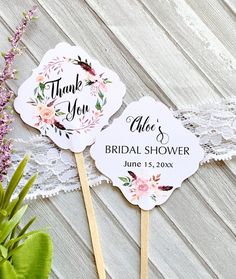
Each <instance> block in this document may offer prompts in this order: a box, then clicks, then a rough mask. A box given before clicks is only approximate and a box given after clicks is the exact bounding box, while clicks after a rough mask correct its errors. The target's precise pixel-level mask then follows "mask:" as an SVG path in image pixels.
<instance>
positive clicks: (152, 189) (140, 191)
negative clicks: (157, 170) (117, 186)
mask: <svg viewBox="0 0 236 279" xmlns="http://www.w3.org/2000/svg"><path fill="white" fill-rule="evenodd" d="M160 177H161V174H157V175H153V176H152V177H150V178H149V179H146V178H143V177H140V176H137V175H136V174H135V173H134V172H133V171H128V176H120V177H118V178H119V179H120V180H121V181H122V184H123V186H125V187H129V192H130V193H132V200H131V201H137V200H140V199H141V198H143V197H149V198H150V199H152V200H153V201H154V202H156V201H157V197H158V195H159V194H160V192H161V191H170V190H172V189H173V186H163V185H159V181H160Z"/></svg>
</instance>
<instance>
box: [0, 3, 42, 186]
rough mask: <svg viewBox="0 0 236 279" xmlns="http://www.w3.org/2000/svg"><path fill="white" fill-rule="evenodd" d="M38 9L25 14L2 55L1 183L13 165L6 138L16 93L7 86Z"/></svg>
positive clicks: (0, 109) (12, 77) (0, 97)
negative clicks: (20, 44) (8, 46)
mask: <svg viewBox="0 0 236 279" xmlns="http://www.w3.org/2000/svg"><path fill="white" fill-rule="evenodd" d="M36 9H37V7H36V6H34V7H33V8H32V9H31V10H29V11H28V12H27V13H23V15H24V18H23V19H22V20H21V22H20V24H19V25H18V26H17V27H16V31H15V33H14V34H13V36H12V37H10V38H9V42H10V44H11V47H10V49H9V50H8V51H7V52H6V53H2V56H3V58H4V65H3V70H2V72H1V73H0V181H2V180H3V177H4V175H6V174H7V171H8V168H9V166H10V163H11V150H12V141H11V140H10V139H7V138H6V135H7V134H8V133H9V132H10V130H11V128H10V124H11V123H12V121H13V116H12V107H11V104H12V101H13V98H14V92H13V91H12V90H10V89H9V88H8V86H7V81H8V80H11V79H16V74H17V71H16V69H14V68H13V63H14V61H15V58H16V56H17V55H20V54H21V53H22V48H20V47H19V43H20V41H21V38H22V35H23V34H24V32H25V31H26V28H27V26H28V24H29V23H30V22H31V20H32V19H34V18H35V16H34V14H35V11H36Z"/></svg>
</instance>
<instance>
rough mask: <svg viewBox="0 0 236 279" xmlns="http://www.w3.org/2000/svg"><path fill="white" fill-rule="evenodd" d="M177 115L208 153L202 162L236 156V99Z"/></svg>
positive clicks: (192, 107)
mask: <svg viewBox="0 0 236 279" xmlns="http://www.w3.org/2000/svg"><path fill="white" fill-rule="evenodd" d="M173 115H174V116H175V117H176V118H177V119H179V120H181V122H182V123H183V125H184V126H185V128H187V129H188V130H190V131H191V132H192V133H194V134H195V135H196V136H197V137H199V142H200V145H201V146H202V147H203V149H204V151H205V157H204V159H203V160H202V163H206V162H209V161H210V160H229V159H231V158H232V156H234V155H236V98H228V99H222V100H221V101H220V102H217V103H209V104H204V105H201V106H196V107H194V106H191V107H188V108H183V109H179V110H176V111H173Z"/></svg>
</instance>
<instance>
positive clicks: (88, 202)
mask: <svg viewBox="0 0 236 279" xmlns="http://www.w3.org/2000/svg"><path fill="white" fill-rule="evenodd" d="M75 159H76V164H77V169H78V173H79V177H80V183H81V188H82V192H83V196H84V203H85V208H86V212H87V217H88V223H89V229H90V235H91V240H92V245H93V251H94V257H95V262H96V266H97V271H98V276H99V279H105V278H106V272H105V266H104V261H103V256H102V249H101V245H100V240H99V233H98V228H97V223H96V217H95V213H94V209H93V202H92V197H91V193H90V189H89V184H88V177H87V173H86V168H85V164H84V156H83V153H82V152H81V153H75Z"/></svg>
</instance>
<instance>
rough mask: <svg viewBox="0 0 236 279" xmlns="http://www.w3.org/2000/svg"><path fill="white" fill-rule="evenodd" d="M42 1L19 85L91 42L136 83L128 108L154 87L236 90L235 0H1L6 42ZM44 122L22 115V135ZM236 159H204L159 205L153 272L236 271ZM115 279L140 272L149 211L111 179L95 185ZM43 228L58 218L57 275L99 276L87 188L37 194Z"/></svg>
mask: <svg viewBox="0 0 236 279" xmlns="http://www.w3.org/2000/svg"><path fill="white" fill-rule="evenodd" d="M34 3H36V4H38V6H39V12H38V14H39V19H38V20H37V21H35V22H34V23H33V24H32V25H31V26H30V29H29V30H28V32H27V33H26V34H25V36H24V40H23V45H24V46H25V53H24V55H23V56H21V57H19V59H18V60H17V63H16V66H17V68H18V69H20V79H19V80H18V81H14V82H12V83H10V86H11V88H13V89H14V90H17V88H18V86H19V85H20V84H21V83H22V81H23V80H24V79H26V78H27V77H28V76H29V75H30V73H31V71H32V69H33V68H35V67H36V66H37V65H38V63H39V61H40V59H41V58H42V56H43V54H44V53H45V52H46V51H47V50H48V49H50V48H53V47H54V46H55V45H56V44H57V43H59V42H61V41H66V42H69V43H71V44H78V45H80V46H81V47H83V48H85V49H86V50H87V52H88V53H90V54H91V55H92V56H94V57H95V58H99V60H100V62H101V63H102V64H104V65H106V66H108V67H109V68H111V69H112V70H114V71H116V72H117V74H118V75H119V76H120V78H121V79H122V81H123V82H124V83H125V84H126V86H127V94H126V96H125V98H124V103H123V106H122V108H121V110H120V111H119V112H118V113H117V114H116V116H117V115H119V114H120V113H121V111H122V110H123V109H124V107H125V106H126V105H127V104H128V103H130V102H131V101H133V100H137V99H138V98H139V97H140V96H143V95H150V96H152V97H154V98H156V99H159V100H161V101H163V102H164V103H165V104H167V105H168V106H172V107H181V106H184V105H189V104H196V103H199V104H200V103H204V102H206V101H210V102H212V101H215V100H219V99H220V98H222V97H226V96H231V95H235V90H236V28H235V27H236V2H235V0H199V1H194V0H185V1H184V0H155V1H154V0H132V1H125V0H119V1H118V0H113V1H108V0H86V1H82V0H81V1H76V0H70V1H69V0H66V1H60V0H55V1H48V0H36V1H34V0H21V1H19V0H12V1H11V2H9V1H1V2H0V29H1V32H0V41H1V50H4V49H7V46H8V44H7V40H6V37H7V36H8V35H9V34H10V33H11V32H12V30H13V29H14V27H15V26H16V24H17V23H18V21H19V19H20V11H23V10H27V9H28V8H30V7H31V6H32V5H33V4H34ZM35 133H36V132H35V130H33V129H31V128H29V127H27V126H26V125H24V124H23V123H22V122H21V120H20V119H19V118H18V117H17V116H16V125H15V129H14V131H13V133H12V136H13V137H23V138H25V139H27V138H28V137H29V136H30V135H33V134H35ZM235 185H236V159H233V160H231V161H227V162H225V163H224V162H215V163H211V164H206V165H203V166H201V167H200V169H199V170H198V172H197V173H196V174H195V175H194V176H192V177H191V178H190V179H188V180H187V181H185V182H184V183H183V185H182V187H181V188H180V189H178V190H176V191H175V192H174V194H173V195H172V196H171V198H170V199H169V200H168V202H167V203H166V204H164V205H163V206H162V207H159V208H155V209H154V210H152V211H151V212H150V251H149V278H151V279H156V278H158V279H159V278H161V279H164V278H166V279H175V278H176V279H177V278H181V279H182V278H184V279H185V278H186V279H189V278H191V279H205V278H222V279H234V278H236V268H235V258H236V237H235V235H236V213H235V212H236V203H235V201H236V186H235ZM91 193H92V198H93V201H94V208H95V212H96V216H97V223H98V227H99V231H100V237H101V244H102V248H103V253H104V261H105V263H106V274H107V278H112V279H123V278H124V279H135V278H139V263H140V257H139V256H140V210H138V208H137V207H134V206H131V205H130V204H129V203H128V202H127V201H126V200H125V199H124V198H123V196H122V194H121V193H120V191H119V190H118V189H117V188H115V187H112V186H111V185H108V184H106V183H103V184H102V185H100V186H97V187H95V188H93V189H92V190H91ZM34 214H36V215H37V216H38V222H37V224H36V225H35V227H37V228H39V227H46V226H50V233H51V234H52V237H53V241H54V261H53V271H52V275H51V278H60V279H85V278H86V279H90V278H91V279H93V278H97V274H96V268H95V264H94V258H93V254H92V245H91V240H90V236H89V229H88V224H87V219H86V212H85V209H84V203H83V197H82V194H81V192H73V193H69V194H61V195H59V196H57V197H53V198H51V199H44V200H43V199H39V200H36V201H32V202H31V203H30V209H29V210H28V212H27V216H26V219H27V217H28V218H29V217H30V216H32V215H34Z"/></svg>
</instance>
